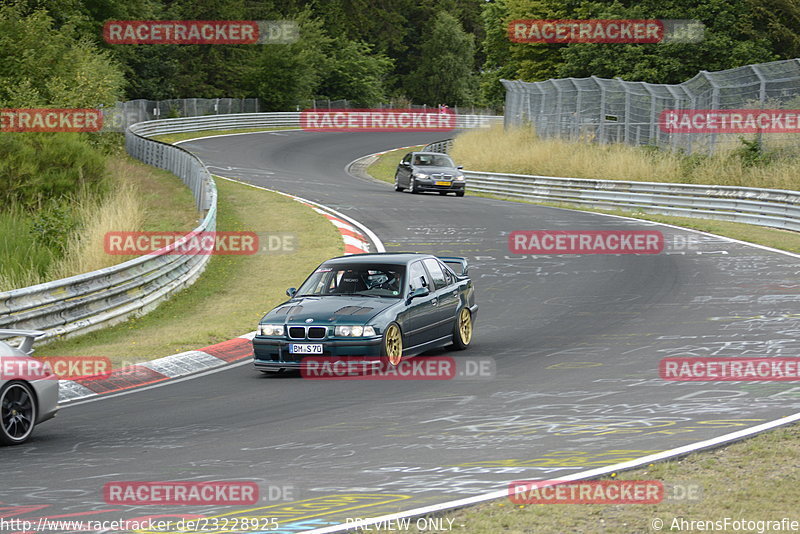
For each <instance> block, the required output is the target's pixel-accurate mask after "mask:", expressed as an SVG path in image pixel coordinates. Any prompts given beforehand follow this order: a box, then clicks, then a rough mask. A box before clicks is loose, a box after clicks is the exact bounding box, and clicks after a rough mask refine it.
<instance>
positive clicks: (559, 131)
mask: <svg viewBox="0 0 800 534" xmlns="http://www.w3.org/2000/svg"><path fill="white" fill-rule="evenodd" d="M502 83H503V85H504V86H505V88H506V112H505V124H506V127H508V126H523V125H530V126H531V127H533V128H534V129H535V130H536V133H537V135H539V136H540V137H543V138H560V139H566V140H571V141H578V140H585V141H594V142H598V143H627V144H631V145H653V146H657V147H659V148H664V149H670V150H682V151H685V152H686V153H688V154H691V153H694V152H700V153H707V154H710V153H713V152H715V151H716V150H719V149H729V148H736V147H740V146H742V143H741V141H740V138H742V137H744V138H746V139H748V140H753V141H758V143H759V145H761V146H763V147H764V148H771V149H775V148H784V147H796V146H797V145H798V136H797V134H794V133H783V134H781V133H770V134H767V135H764V134H725V133H670V132H667V131H665V130H664V129H662V128H660V127H659V117H660V114H661V112H662V111H664V110H670V109H677V110H692V109H712V110H716V109H720V110H724V109H798V108H800V59H790V60H784V61H773V62H770V63H760V64H756V65H747V66H744V67H738V68H735V69H728V70H723V71H717V72H707V71H701V72H700V73H699V74H697V75H696V76H695V77H694V78H692V79H690V80H687V81H685V82H683V83H679V84H675V85H669V84H652V83H645V82H628V81H623V80H621V79H619V78H616V79H606V78H598V77H596V76H592V77H590V78H563V79H558V80H547V81H543V82H523V81H510V80H502Z"/></svg>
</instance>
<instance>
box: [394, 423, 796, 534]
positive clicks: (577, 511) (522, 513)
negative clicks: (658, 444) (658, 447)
mask: <svg viewBox="0 0 800 534" xmlns="http://www.w3.org/2000/svg"><path fill="white" fill-rule="evenodd" d="M798 465H800V425H798V424H794V425H791V426H787V427H783V428H779V429H776V430H773V431H770V432H768V433H766V434H760V435H758V436H755V437H753V438H750V439H747V440H745V441H742V442H739V443H734V444H732V445H728V446H727V447H723V448H718V449H714V450H711V451H705V452H699V453H693V454H690V455H688V456H685V457H683V458H680V459H677V460H671V461H666V462H659V463H657V464H650V465H648V466H646V467H643V468H639V469H636V470H631V471H625V472H622V473H618V474H617V476H611V477H606V478H605V479H606V480H608V479H619V480H659V481H661V482H662V483H663V484H664V486H665V488H666V487H670V486H673V487H674V486H678V487H680V488H682V489H696V490H698V491H696V492H694V494H693V495H692V498H684V499H675V498H667V499H665V500H664V501H662V502H661V503H659V504H627V505H601V504H525V505H518V504H513V503H512V502H511V501H510V500H507V499H503V500H497V501H492V502H490V503H486V504H481V505H477V506H474V507H470V508H465V509H462V510H457V511H454V512H449V513H446V514H443V517H444V518H446V519H449V520H453V522H452V529H451V530H450V531H451V532H464V533H468V534H496V533H497V532H503V533H505V534H523V533H525V534H527V533H532V532H536V533H537V534H538V533H559V534H560V533H564V532H580V533H583V534H599V533H604V534H608V533H617V532H619V533H633V532H636V533H640V532H641V533H648V532H650V533H652V532H659V531H664V532H700V531H710V530H715V531H722V530H724V529H722V528H719V527H717V528H716V529H711V528H702V527H701V528H698V527H697V526H696V525H695V526H694V527H693V528H689V525H688V521H723V520H724V518H726V517H729V518H731V519H732V520H736V519H744V520H752V521H758V520H762V521H767V520H769V521H781V519H783V518H784V517H786V518H788V519H789V520H795V521H798V520H800V517H799V516H798V513H797V497H798V490H797V487H798V484H800V470H798V469H797V467H798ZM673 491H675V490H673ZM677 494H678V491H675V493H673V494H672V495H674V496H677ZM667 495H670V493H669V491H667ZM681 519H683V520H684V521H686V522H687V523H684V526H683V527H682V528H674V527H678V525H679V524H680V521H681ZM659 520H660V521H661V523H660V525H661V528H660V529H659V528H654V526H653V525H654V524H656V523H658V521H659ZM654 521H655V523H654ZM676 522H677V523H676ZM414 524H415V522H414V521H412V522H411V525H412V528H411V529H410V530H408V531H407V532H423V531H421V530H418V529H416V528H413V526H414ZM444 524H445V525H447V524H448V523H447V521H445V522H444ZM795 530H796V529H795ZM727 531H728V532H776V531H779V530H778V529H772V530H759V528H758V527H755V528H753V527H751V528H743V529H734V528H733V527H731V526H729V527H728V528H727ZM784 531H786V532H791V529H784ZM379 532H388V531H379Z"/></svg>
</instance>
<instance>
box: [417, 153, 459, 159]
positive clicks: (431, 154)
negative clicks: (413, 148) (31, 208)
mask: <svg viewBox="0 0 800 534" xmlns="http://www.w3.org/2000/svg"><path fill="white" fill-rule="evenodd" d="M412 154H414V155H416V154H425V155H429V156H447V157H448V158H449V157H450V156H449V155H448V154H445V153H444V152H412Z"/></svg>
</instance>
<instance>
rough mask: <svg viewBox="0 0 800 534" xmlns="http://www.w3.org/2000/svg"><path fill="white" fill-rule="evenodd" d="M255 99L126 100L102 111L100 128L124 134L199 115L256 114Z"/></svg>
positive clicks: (256, 101)
mask: <svg viewBox="0 0 800 534" xmlns="http://www.w3.org/2000/svg"><path fill="white" fill-rule="evenodd" d="M259 111H260V110H259V102H258V99H257V98H179V99H173V100H129V101H128V102H117V104H116V106H114V107H113V108H106V109H104V110H103V125H104V128H109V129H112V130H113V131H119V132H124V131H125V130H126V129H127V128H128V126H131V125H133V124H136V123H138V122H144V121H151V120H156V119H172V118H178V117H200V116H202V115H226V114H229V113H258V112H259Z"/></svg>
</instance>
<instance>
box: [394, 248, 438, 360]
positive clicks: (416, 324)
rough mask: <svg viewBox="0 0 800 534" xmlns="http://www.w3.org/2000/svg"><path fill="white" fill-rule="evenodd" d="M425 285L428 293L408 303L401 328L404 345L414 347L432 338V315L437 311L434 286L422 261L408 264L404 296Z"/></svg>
mask: <svg viewBox="0 0 800 534" xmlns="http://www.w3.org/2000/svg"><path fill="white" fill-rule="evenodd" d="M422 287H426V288H428V290H429V291H430V294H428V295H426V296H424V297H416V298H415V299H413V300H412V301H411V302H410V303H408V307H407V310H406V314H405V320H404V324H403V325H402V328H403V338H404V343H405V346H406V347H407V348H408V347H414V346H417V345H422V344H423V343H426V342H427V341H430V340H431V339H434V338H435V337H436V336H435V333H434V332H433V329H434V327H435V320H434V315H435V314H436V313H437V311H438V308H437V304H438V303H437V297H436V288H435V287H434V286H433V283H432V282H431V278H430V275H429V274H428V272H427V271H426V270H425V267H424V266H423V265H422V261H420V260H417V261H415V262H413V263H411V264H410V265H409V268H408V283H407V287H406V298H408V295H409V294H410V293H411V291H413V290H414V289H418V288H422Z"/></svg>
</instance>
